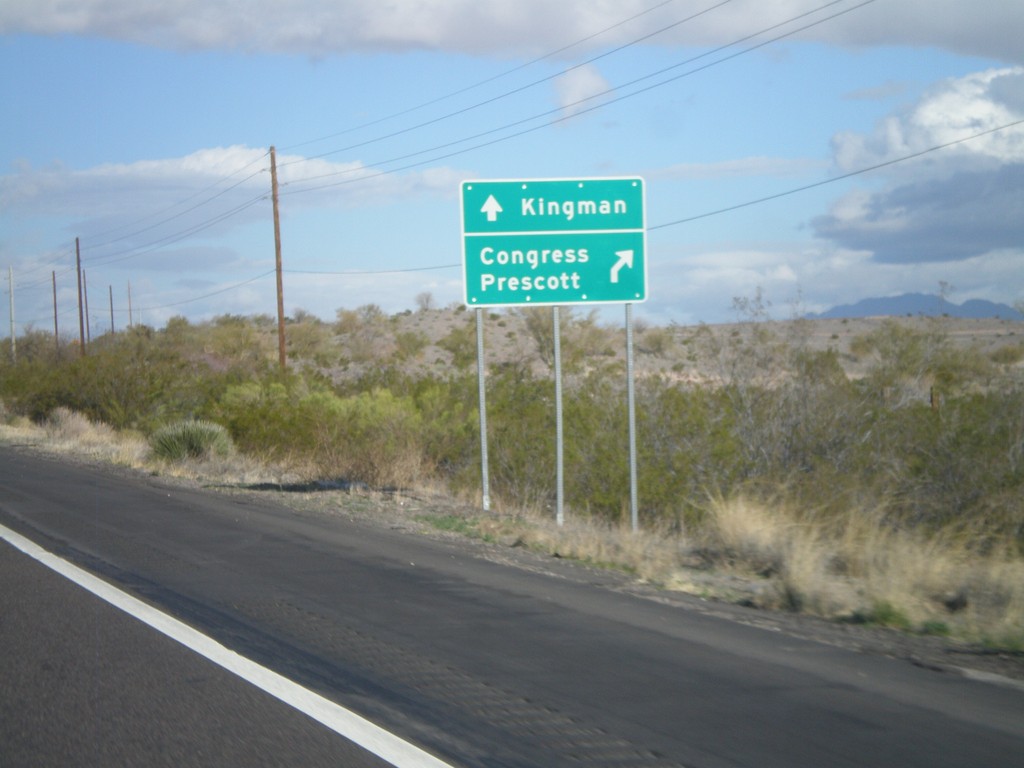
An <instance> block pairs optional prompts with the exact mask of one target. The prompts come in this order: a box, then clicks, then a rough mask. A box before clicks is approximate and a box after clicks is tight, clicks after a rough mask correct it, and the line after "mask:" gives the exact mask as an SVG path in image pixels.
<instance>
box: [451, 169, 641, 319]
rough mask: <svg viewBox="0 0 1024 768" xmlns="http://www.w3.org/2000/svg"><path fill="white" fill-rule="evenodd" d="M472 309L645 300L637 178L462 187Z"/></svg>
mask: <svg viewBox="0 0 1024 768" xmlns="http://www.w3.org/2000/svg"><path fill="white" fill-rule="evenodd" d="M462 265H463V286H464V289H465V301H466V305H467V306H470V307H496V306H531V305H538V306H544V305H556V304H599V303H614V302H622V303H633V302H642V301H646V300H647V229H646V224H645V219H644V182H643V179H641V178H600V179H537V180H517V181H464V182H462Z"/></svg>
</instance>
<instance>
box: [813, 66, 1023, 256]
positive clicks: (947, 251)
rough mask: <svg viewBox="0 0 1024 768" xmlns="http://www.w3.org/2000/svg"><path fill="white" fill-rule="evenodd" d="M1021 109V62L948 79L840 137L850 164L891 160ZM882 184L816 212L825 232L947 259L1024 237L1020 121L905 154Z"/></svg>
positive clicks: (860, 246)
mask: <svg viewBox="0 0 1024 768" xmlns="http://www.w3.org/2000/svg"><path fill="white" fill-rule="evenodd" d="M1021 119H1024V67H1013V68H1005V69H993V70H988V71H985V72H979V73H976V74H972V75H969V76H967V77H962V78H957V79H953V80H949V81H946V82H944V83H942V84H940V85H939V86H938V87H936V88H934V89H933V90H932V91H931V92H930V93H928V94H926V95H925V96H924V97H923V98H922V99H921V101H920V102H919V103H917V104H916V105H914V106H913V107H911V108H910V109H908V110H906V111H905V112H903V113H900V114H896V115H891V116H889V117H887V118H885V119H884V120H883V121H882V122H881V123H880V124H879V125H878V126H877V127H876V129H875V131H874V132H873V133H872V134H870V135H862V134H853V133H847V134H842V135H839V136H837V137H836V139H835V141H834V146H835V158H836V164H837V166H838V167H839V168H840V169H841V170H844V171H849V170H855V169H858V168H864V167H868V166H871V165H875V164H878V163H882V162H886V161H889V160H894V159H897V158H899V157H903V156H906V155H909V154H912V153H916V152H923V151H926V150H928V149H929V148H931V147H935V146H939V145H942V144H948V143H950V142H954V141H958V140H960V139H963V138H965V137H967V136H971V135H973V134H978V133H981V132H984V131H993V130H995V129H998V128H999V127H1000V126H1004V125H1007V124H1009V123H1012V122H1014V121H1018V120H1021ZM879 175H881V177H882V178H884V179H886V180H887V184H886V186H885V187H884V188H883V189H881V190H879V191H874V192H870V193H869V192H866V191H864V190H855V191H853V192H851V193H849V194H848V195H846V196H845V197H843V198H842V199H840V200H839V201H838V202H837V203H836V204H835V205H834V206H833V209H832V211H831V212H830V213H829V214H828V215H826V216H821V217H819V218H817V219H816V220H815V221H814V227H815V230H816V232H817V234H818V235H819V236H821V237H825V238H829V239H831V240H833V241H834V242H835V243H837V244H839V245H841V246H842V247H845V248H850V249H854V250H864V251H870V252H872V253H873V254H874V258H875V259H876V260H877V261H881V262H890V263H903V264H906V263H921V262H945V261H956V260H962V259H969V258H972V257H975V256H979V255H982V254H986V253H989V252H991V251H1000V250H1002V249H1007V248H1018V249H1019V248H1020V247H1021V244H1022V243H1024V126H1016V127H1010V128H1006V129H1004V130H995V132H993V133H989V134H987V135H984V136H981V137H980V138H977V139H973V140H970V141H965V142H963V143H959V144H956V145H955V146H951V147H948V148H946V149H942V150H939V151H937V152H933V153H929V154H928V155H926V156H925V157H923V158H921V159H919V160H914V161H909V162H906V163H899V164H896V165H893V166H890V167H888V168H886V169H884V171H881V172H879Z"/></svg>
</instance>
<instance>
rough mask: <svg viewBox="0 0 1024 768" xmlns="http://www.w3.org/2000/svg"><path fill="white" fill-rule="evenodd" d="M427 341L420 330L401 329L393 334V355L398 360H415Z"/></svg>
mask: <svg viewBox="0 0 1024 768" xmlns="http://www.w3.org/2000/svg"><path fill="white" fill-rule="evenodd" d="M429 343H430V339H429V338H428V337H427V335H426V334H425V333H423V332H422V331H401V332H399V333H396V334H395V356H396V358H397V359H398V360H399V361H405V360H415V359H416V358H418V357H419V356H420V355H421V354H423V350H424V349H426V347H427V345H428V344H429Z"/></svg>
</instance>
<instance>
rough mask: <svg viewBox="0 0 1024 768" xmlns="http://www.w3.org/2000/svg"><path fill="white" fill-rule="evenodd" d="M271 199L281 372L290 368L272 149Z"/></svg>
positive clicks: (278, 349) (274, 160) (274, 155)
mask: <svg viewBox="0 0 1024 768" xmlns="http://www.w3.org/2000/svg"><path fill="white" fill-rule="evenodd" d="M270 199H271V200H272V201H273V204H274V263H275V265H276V266H277V356H278V359H279V360H280V363H281V370H282V371H283V370H284V369H285V368H287V367H288V356H287V353H286V352H285V345H284V276H283V274H282V271H283V270H282V268H281V216H280V214H279V212H278V207H277V153H276V152H275V151H274V148H273V147H271V148H270Z"/></svg>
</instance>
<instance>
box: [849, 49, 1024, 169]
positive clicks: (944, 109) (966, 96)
mask: <svg viewBox="0 0 1024 768" xmlns="http://www.w3.org/2000/svg"><path fill="white" fill-rule="evenodd" d="M1020 119H1024V67H1007V68H1003V69H990V70H986V71H984V72H977V73H975V74H971V75H968V76H966V77H961V78H955V79H951V80H947V81H944V82H942V83H940V84H938V85H937V86H936V87H934V88H933V89H932V90H931V91H930V92H929V93H927V94H926V95H925V96H924V98H922V100H921V101H920V102H918V103H917V104H915V105H914V106H913V107H911V108H910V109H908V110H907V111H905V112H904V113H901V114H896V115H891V116H889V117H887V118H886V119H884V120H883V121H882V122H881V123H880V124H879V125H878V126H877V127H876V128H875V131H874V132H873V133H872V134H870V135H867V136H866V135H864V134H859V133H842V134H839V135H838V136H836V137H835V139H834V141H833V145H834V150H835V158H836V164H837V166H838V167H839V168H840V169H841V170H843V171H851V170H856V169H859V168H864V167H867V166H870V165H874V164H877V163H881V162H885V161H888V160H892V159H895V158H899V157H903V156H906V155H909V154H912V153H915V152H921V151H924V150H927V149H929V148H930V147H934V146H938V145H940V144H948V143H950V142H953V141H958V140H959V139H962V138H964V137H967V136H971V135H973V134H976V133H981V132H983V131H987V130H992V129H995V128H998V127H1000V126H1003V125H1006V124H1008V123H1011V122H1014V121H1015V120H1020ZM964 157H966V158H968V159H969V160H970V162H971V163H972V164H976V163H977V162H978V161H980V160H982V159H989V160H992V161H995V162H997V163H1006V162H1024V131H1021V130H1019V129H1018V130H1007V131H999V132H996V133H992V134H989V135H987V136H983V137H981V138H978V139H974V140H972V141H968V142H965V143H963V144H961V145H959V146H957V147H955V148H950V149H949V150H945V151H944V153H943V155H942V156H941V160H942V162H945V163H948V162H950V160H951V159H952V158H964ZM913 172H914V173H915V174H919V173H920V172H921V168H920V167H918V166H915V167H914V168H913Z"/></svg>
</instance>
